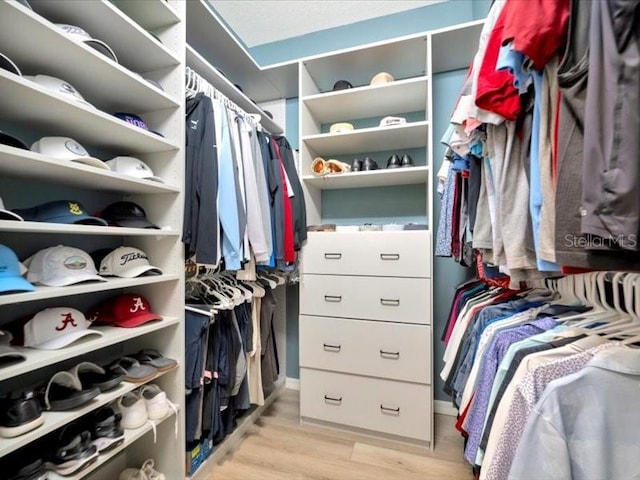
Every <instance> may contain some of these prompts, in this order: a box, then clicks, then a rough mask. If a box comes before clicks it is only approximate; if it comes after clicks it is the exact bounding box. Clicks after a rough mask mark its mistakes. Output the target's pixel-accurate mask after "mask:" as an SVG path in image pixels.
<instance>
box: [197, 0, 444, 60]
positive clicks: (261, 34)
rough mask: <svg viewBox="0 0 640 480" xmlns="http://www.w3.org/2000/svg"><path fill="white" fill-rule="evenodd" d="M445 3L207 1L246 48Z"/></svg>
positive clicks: (416, 0) (427, 0) (407, 0)
mask: <svg viewBox="0 0 640 480" xmlns="http://www.w3.org/2000/svg"><path fill="white" fill-rule="evenodd" d="M442 1H445V0H209V2H210V3H211V4H212V5H213V7H214V8H215V9H216V11H217V12H218V13H219V14H220V15H221V16H222V18H224V20H225V21H226V22H227V23H228V24H229V26H230V27H231V28H232V29H233V30H234V32H235V33H236V34H237V35H238V36H239V37H240V38H241V39H242V41H243V42H244V43H245V44H246V45H247V47H249V48H251V47H255V46H256V45H262V44H264V43H271V42H275V41H278V40H285V39H287V38H291V37H297V36H299V35H305V34H307V33H311V32H317V31H318V30H326V29H327V28H333V27H339V26H342V25H348V24H350V23H355V22H360V21H362V20H368V19H371V18H376V17H383V16H385V15H390V14H392V13H398V12H403V11H405V10H412V9H414V8H420V7H424V6H427V5H431V4H434V3H439V2H442Z"/></svg>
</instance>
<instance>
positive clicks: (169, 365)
mask: <svg viewBox="0 0 640 480" xmlns="http://www.w3.org/2000/svg"><path fill="white" fill-rule="evenodd" d="M135 359H136V360H138V361H139V362H140V363H141V364H143V365H151V366H152V367H155V368H156V369H157V370H158V371H159V372H166V371H168V370H171V369H173V368H175V367H176V365H178V361H177V360H174V359H173V358H167V357H165V356H164V355H162V354H161V353H160V352H159V351H157V350H153V349H143V350H140V351H139V352H138V353H136V355H135Z"/></svg>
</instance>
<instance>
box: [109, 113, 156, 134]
mask: <svg viewBox="0 0 640 480" xmlns="http://www.w3.org/2000/svg"><path fill="white" fill-rule="evenodd" d="M113 116H114V117H118V118H119V119H120V120H123V121H125V122H127V123H130V124H131V125H135V126H136V127H138V128H141V129H143V130H147V131H148V132H151V133H155V134H156V135H159V136H160V137H164V135H162V134H161V133H160V132H157V131H155V130H151V129H150V128H149V127H148V126H147V124H146V123H145V121H144V120H143V119H142V118H141V117H140V116H139V115H136V114H135V113H126V112H116V113H114V114H113Z"/></svg>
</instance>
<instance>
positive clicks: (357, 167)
mask: <svg viewBox="0 0 640 480" xmlns="http://www.w3.org/2000/svg"><path fill="white" fill-rule="evenodd" d="M361 170H362V159H361V158H356V159H354V160H353V164H352V165H351V171H352V172H359V171H361Z"/></svg>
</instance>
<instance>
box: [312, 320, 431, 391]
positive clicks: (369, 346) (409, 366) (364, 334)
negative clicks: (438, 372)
mask: <svg viewBox="0 0 640 480" xmlns="http://www.w3.org/2000/svg"><path fill="white" fill-rule="evenodd" d="M300 366H301V367H309V368H316V369H321V370H333V371H336V372H344V373H355V374H359V375H368V376H372V377H381V378H388V379H395V380H402V381H407V382H416V383H431V329H430V328H427V327H424V326H422V325H407V324H404V323H391V322H374V321H370V320H352V319H345V318H327V317H313V316H306V315H303V316H301V317H300Z"/></svg>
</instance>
